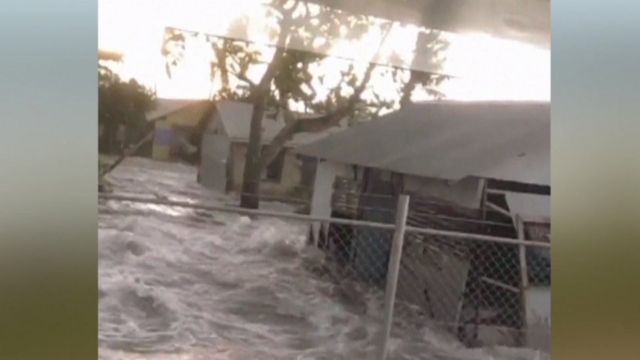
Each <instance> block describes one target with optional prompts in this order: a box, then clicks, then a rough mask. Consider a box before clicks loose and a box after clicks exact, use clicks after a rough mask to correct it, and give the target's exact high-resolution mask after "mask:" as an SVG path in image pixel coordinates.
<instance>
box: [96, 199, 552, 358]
mask: <svg viewBox="0 0 640 360" xmlns="http://www.w3.org/2000/svg"><path fill="white" fill-rule="evenodd" d="M100 199H101V200H117V201H125V202H134V203H135V202H138V203H146V204H155V205H164V206H171V207H176V206H177V207H185V208H191V209H197V210H202V211H211V212H226V213H234V214H243V215H249V216H258V217H275V218H278V219H288V220H293V221H296V222H299V223H301V224H303V225H305V226H308V229H309V243H310V244H312V245H313V246H316V247H318V248H320V249H322V250H323V251H324V253H325V254H327V255H328V256H327V257H326V261H327V263H330V264H331V266H326V267H325V269H324V270H323V271H325V272H327V271H328V272H330V274H329V275H330V277H331V278H332V279H334V280H335V281H337V282H345V281H352V282H353V283H358V284H361V285H362V286H366V287H368V288H373V289H378V290H379V291H380V292H384V313H383V315H384V316H383V319H384V320H383V322H382V323H381V324H380V329H381V331H380V341H379V342H378V343H377V344H376V345H377V346H378V350H377V355H378V358H379V359H385V358H386V355H387V353H388V340H389V338H393V337H394V333H395V332H396V331H401V330H404V329H401V328H403V327H408V326H420V325H422V326H430V327H438V328H442V329H443V330H445V331H446V332H448V333H449V334H451V335H452V336H453V337H455V338H457V339H458V340H459V341H460V342H462V343H464V344H465V345H467V346H480V345H486V344H500V345H510V346H522V347H530V348H535V349H541V350H543V351H549V348H548V347H549V339H550V323H549V299H550V268H549V262H548V251H549V249H550V243H549V242H545V241H540V239H544V238H545V235H544V233H545V231H547V233H546V234H547V235H548V228H545V227H544V226H545V225H544V224H542V225H540V224H537V225H538V226H537V227H536V226H532V225H531V224H526V223H525V222H524V221H522V220H521V219H519V218H517V217H516V218H515V221H514V228H515V230H516V234H517V236H516V237H514V238H511V237H500V236H493V235H487V234H483V233H479V232H460V231H452V230H446V229H442V228H437V227H435V226H432V227H426V226H419V225H423V224H417V223H416V222H415V220H412V219H411V216H410V211H409V210H410V201H409V198H408V197H407V196H401V197H400V198H399V199H398V203H397V207H396V209H395V211H394V214H393V215H394V217H395V223H383V222H376V221H362V220H353V219H345V218H335V217H334V218H320V217H313V216H309V215H303V214H295V213H286V212H274V211H267V210H250V209H242V208H235V207H229V206H222V205H221V206H216V205H211V204H194V203H191V202H180V201H172V200H167V199H157V198H142V197H137V196H122V195H115V194H101V195H100ZM387 210H388V209H387ZM414 213H415V209H414ZM416 225H418V226H416ZM427 225H428V224H427ZM502 225H504V224H502ZM545 229H547V230H545ZM541 234H542V235H541ZM525 238H529V239H525ZM534 239H535V240H534ZM394 317H395V319H394ZM403 333H406V332H403Z"/></svg>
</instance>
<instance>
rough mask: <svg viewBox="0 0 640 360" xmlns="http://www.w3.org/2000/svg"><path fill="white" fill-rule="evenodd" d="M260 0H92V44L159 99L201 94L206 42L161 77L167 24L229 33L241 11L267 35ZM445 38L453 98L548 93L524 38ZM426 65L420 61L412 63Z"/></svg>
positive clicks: (362, 55) (348, 49) (372, 40)
mask: <svg viewBox="0 0 640 360" xmlns="http://www.w3.org/2000/svg"><path fill="white" fill-rule="evenodd" d="M260 2H261V0H233V2H231V3H232V4H233V5H230V2H229V1H228V0H99V1H98V10H99V13H98V15H99V17H98V19H99V20H98V23H99V38H98V46H99V48H100V49H103V50H112V51H118V52H120V53H122V54H123V55H124V63H123V64H121V65H120V66H119V69H118V71H119V72H120V74H121V75H122V76H123V77H124V78H131V77H133V78H136V79H137V80H139V81H140V82H142V83H144V84H145V85H147V86H149V87H151V88H155V89H156V91H157V94H158V96H159V97H164V98H207V97H209V96H210V93H211V91H212V89H213V86H214V84H212V83H211V81H210V78H209V59H210V58H211V49H210V47H209V46H208V45H206V43H204V42H202V41H200V42H198V41H195V42H193V43H192V44H191V45H190V46H189V47H188V53H187V56H186V58H185V63H184V66H182V67H181V68H180V71H178V72H177V73H174V74H173V76H172V77H171V78H169V77H168V76H167V75H166V73H165V67H164V65H165V63H164V58H163V57H162V55H161V53H160V50H161V45H162V37H163V34H164V28H165V27H167V26H171V27H176V28H181V29H188V30H193V31H199V32H203V33H207V34H213V35H231V36H233V34H229V33H228V29H229V24H230V23H231V22H232V21H233V20H235V19H238V18H240V17H242V16H246V17H248V18H249V19H250V22H249V36H250V38H251V40H253V41H258V42H268V41H269V40H268V38H267V37H266V35H265V34H266V31H265V28H266V27H268V26H269V25H270V24H268V21H269V20H268V19H267V18H266V17H265V16H263V13H262V11H263V10H262V8H261V6H260V5H259V4H260ZM417 30H418V29H417V28H416V27H413V26H403V25H402V24H396V25H394V28H393V31H392V32H391V33H390V34H389V35H388V37H387V39H386V42H385V43H384V45H383V47H382V52H383V53H387V54H388V53H390V52H391V51H392V50H393V51H395V52H396V53H399V54H401V55H402V57H404V58H406V59H409V58H411V57H412V56H411V55H412V52H413V50H414V46H415V34H416V32H417ZM443 37H445V38H446V40H447V41H448V42H449V44H450V45H449V48H448V49H447V51H446V53H445V54H444V58H445V62H444V64H443V68H442V69H441V72H443V73H446V74H450V75H454V76H456V79H455V80H452V81H449V82H447V83H445V84H444V85H443V86H442V88H441V90H442V91H443V92H444V93H445V94H446V96H447V98H448V99H454V100H549V99H550V75H551V72H550V68H551V64H550V52H549V50H548V49H540V48H536V47H534V46H530V45H527V44H522V43H518V42H514V41H508V40H502V39H496V38H493V37H491V36H489V35H486V34H451V33H443ZM379 39H380V34H371V35H370V36H368V37H366V38H365V40H363V41H361V42H359V43H357V44H354V43H347V42H344V41H343V42H342V43H340V42H337V43H334V44H333V48H332V51H331V52H332V53H333V54H335V55H338V56H341V57H346V58H355V59H363V60H364V59H370V58H371V55H372V51H375V49H376V48H377V46H378V44H379ZM414 66H417V67H419V68H421V69H422V70H429V69H430V66H431V65H430V64H429V63H428V62H418V63H414Z"/></svg>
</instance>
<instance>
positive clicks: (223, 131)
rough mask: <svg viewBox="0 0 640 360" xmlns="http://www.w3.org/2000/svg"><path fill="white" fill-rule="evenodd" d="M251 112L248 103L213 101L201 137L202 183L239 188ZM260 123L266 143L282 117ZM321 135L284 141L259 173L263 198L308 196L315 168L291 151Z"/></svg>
mask: <svg viewBox="0 0 640 360" xmlns="http://www.w3.org/2000/svg"><path fill="white" fill-rule="evenodd" d="M252 112H253V108H252V105H251V104H247V103H242V102H236V101H220V102H217V103H216V105H215V111H214V112H213V114H212V117H211V118H210V121H209V123H208V125H207V127H206V130H205V131H204V135H203V138H202V145H201V158H200V170H199V182H200V183H201V184H203V185H205V186H207V187H210V188H213V189H217V190H219V191H222V192H235V193H239V192H240V191H241V188H242V179H243V174H244V166H245V158H246V153H247V146H248V142H249V130H250V124H251V114H252ZM262 126H263V129H262V143H263V144H264V145H265V146H266V145H268V144H269V143H270V142H271V140H273V138H274V136H275V135H276V134H277V133H278V132H279V131H280V129H282V128H283V127H284V121H283V119H282V118H281V117H278V118H276V119H273V118H270V117H268V116H265V118H264V119H263V121H262ZM321 136H324V135H323V134H311V133H304V134H298V135H295V136H294V137H293V139H291V140H290V141H288V142H287V143H286V144H285V146H284V148H283V149H282V151H281V152H280V153H279V155H278V156H277V157H276V159H275V160H274V161H273V162H272V163H271V164H270V165H269V166H267V168H266V169H265V170H264V172H263V174H262V180H261V184H260V195H261V197H262V198H264V199H269V198H272V199H281V200H296V199H299V200H302V199H307V198H308V197H309V196H310V189H311V184H312V181H313V170H314V168H313V166H312V164H311V163H309V162H307V163H305V162H304V161H303V160H302V159H300V158H299V157H297V156H296V154H295V153H294V152H293V151H292V150H293V148H295V147H297V146H299V145H301V144H305V143H308V142H310V141H314V140H317V139H318V138H320V137H321Z"/></svg>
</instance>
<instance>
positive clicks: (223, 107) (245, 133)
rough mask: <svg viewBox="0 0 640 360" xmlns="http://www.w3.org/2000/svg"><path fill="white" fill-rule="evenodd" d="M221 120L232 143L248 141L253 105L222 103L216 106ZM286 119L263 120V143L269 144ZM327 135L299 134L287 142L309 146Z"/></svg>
mask: <svg viewBox="0 0 640 360" xmlns="http://www.w3.org/2000/svg"><path fill="white" fill-rule="evenodd" d="M216 107H217V109H218V113H219V114H220V119H221V121H222V125H223V127H224V130H225V132H226V134H227V136H228V137H229V138H230V139H231V140H232V141H242V142H245V141H248V140H249V131H250V129H251V114H252V113H253V107H252V105H251V104H248V103H243V102H239V101H220V102H218V103H217V104H216ZM284 125H285V123H284V119H282V117H278V118H277V119H270V118H267V117H265V118H264V119H263V120H262V142H263V143H265V144H268V143H269V142H271V140H273V138H274V137H275V136H276V135H277V134H278V132H279V131H280V130H281V129H282V128H283V127H284ZM326 135H327V133H299V134H296V135H295V136H294V137H293V139H291V140H290V141H288V142H287V145H289V146H298V145H301V144H308V143H310V142H313V141H316V140H319V139H321V138H323V137H325V136H326Z"/></svg>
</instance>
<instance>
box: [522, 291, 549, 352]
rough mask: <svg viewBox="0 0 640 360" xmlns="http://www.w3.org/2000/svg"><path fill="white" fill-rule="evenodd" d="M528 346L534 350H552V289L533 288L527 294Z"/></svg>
mask: <svg viewBox="0 0 640 360" xmlns="http://www.w3.org/2000/svg"><path fill="white" fill-rule="evenodd" d="M525 294H526V295H525V296H526V300H525V302H526V307H527V309H526V314H527V345H528V346H529V347H531V348H533V349H539V350H544V351H547V352H549V351H550V350H551V338H550V334H551V289H550V288H548V287H532V288H529V289H527V291H526V293H525Z"/></svg>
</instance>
